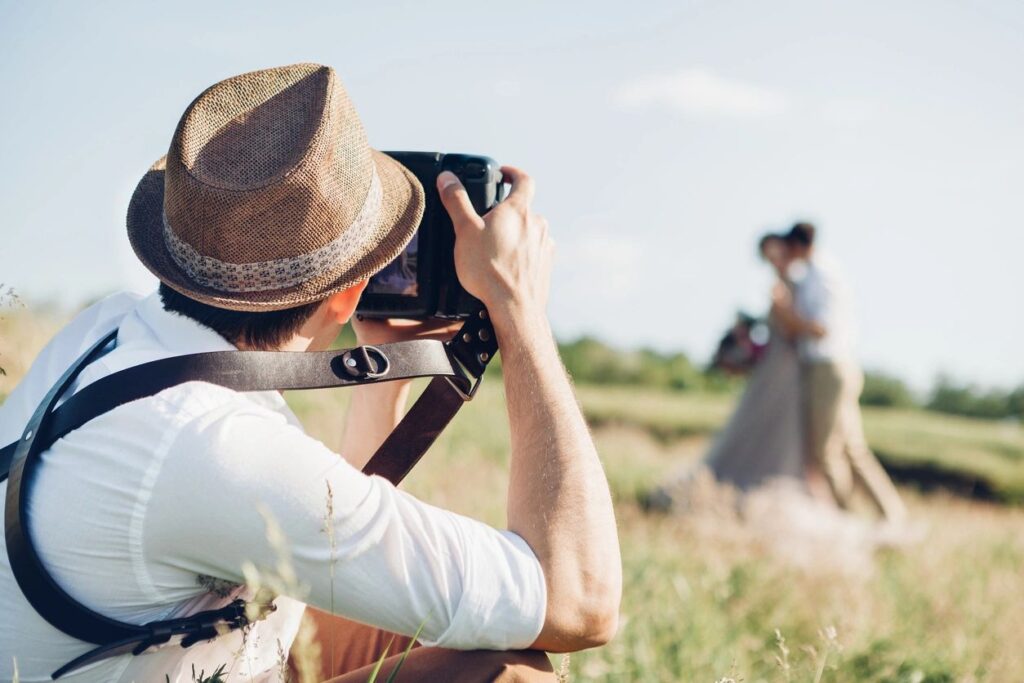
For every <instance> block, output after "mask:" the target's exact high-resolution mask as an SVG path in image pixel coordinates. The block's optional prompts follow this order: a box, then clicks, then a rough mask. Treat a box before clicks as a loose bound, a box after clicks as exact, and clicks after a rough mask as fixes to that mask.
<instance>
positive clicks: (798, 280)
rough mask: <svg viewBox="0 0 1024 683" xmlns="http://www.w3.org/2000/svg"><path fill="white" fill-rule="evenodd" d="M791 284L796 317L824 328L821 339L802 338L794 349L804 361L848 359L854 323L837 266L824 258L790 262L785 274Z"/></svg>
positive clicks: (842, 360) (850, 352) (849, 358)
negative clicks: (823, 334) (797, 315)
mask: <svg viewBox="0 0 1024 683" xmlns="http://www.w3.org/2000/svg"><path fill="white" fill-rule="evenodd" d="M788 275H789V278H790V280H791V281H792V282H793V305H794V308H795V309H796V312H797V314H799V315H800V317H801V318H803V319H805V320H811V321H814V322H816V323H818V324H820V325H821V326H822V327H824V328H825V336H823V337H813V336H811V335H804V336H802V337H801V338H800V339H799V340H798V342H797V349H798V351H799V353H800V356H801V358H802V359H803V360H805V361H808V362H821V361H829V362H835V363H841V362H847V361H849V360H851V358H852V353H853V341H854V340H853V335H854V324H853V314H852V310H851V303H850V293H849V290H848V289H847V287H846V284H845V282H844V281H843V278H842V275H841V274H840V270H839V267H838V266H837V265H836V264H835V262H833V261H832V260H830V259H828V258H827V257H825V256H824V255H815V256H814V257H813V258H811V259H810V260H807V261H796V262H794V263H793V264H792V265H791V266H790V268H789V272H788Z"/></svg>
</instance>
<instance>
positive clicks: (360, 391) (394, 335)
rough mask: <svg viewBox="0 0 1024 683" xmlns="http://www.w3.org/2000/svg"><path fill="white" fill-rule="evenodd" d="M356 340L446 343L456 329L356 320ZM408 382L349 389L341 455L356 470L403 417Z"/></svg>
mask: <svg viewBox="0 0 1024 683" xmlns="http://www.w3.org/2000/svg"><path fill="white" fill-rule="evenodd" d="M352 327H353V329H354V330H355V333H356V341H357V342H358V343H359V344H360V345H365V344H370V345H377V344H390V343H392V342H399V341H408V340H412V339H438V340H441V341H447V340H449V339H451V338H452V336H453V335H454V334H455V332H456V331H458V329H459V324H458V323H455V324H452V323H451V322H449V321H443V320H442V321H431V320H428V321H411V320H359V319H358V318H353V319H352ZM411 386H412V382H411V381H409V380H404V381H399V382H383V383H381V384H364V385H360V386H357V387H355V388H353V389H352V402H351V403H349V408H348V415H347V416H346V419H345V433H344V435H343V436H342V441H341V454H342V456H344V458H345V459H346V460H347V461H348V462H349V463H350V464H351V465H352V466H353V467H355V468H356V469H359V470H361V469H363V467H364V466H365V465H366V463H367V462H368V461H369V460H370V458H371V457H372V456H373V454H374V453H376V452H377V449H378V448H379V447H380V445H381V444H382V443H384V439H386V438H387V437H388V435H389V434H391V432H392V431H393V430H394V428H395V426H396V425H397V424H398V423H399V422H400V421H401V419H402V415H404V414H405V404H406V402H407V401H408V399H409V389H410V387H411Z"/></svg>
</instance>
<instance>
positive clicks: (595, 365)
mask: <svg viewBox="0 0 1024 683" xmlns="http://www.w3.org/2000/svg"><path fill="white" fill-rule="evenodd" d="M560 349H561V353H562V361H563V362H564V363H565V367H566V369H568V371H569V374H570V375H572V377H573V379H574V380H575V381H577V382H580V383H587V384H629V385H639V386H648V387H658V388H666V389H677V390H682V389H699V388H702V387H703V386H704V384H705V380H704V375H703V373H702V372H701V371H700V370H699V369H698V368H696V367H695V366H694V365H693V363H691V362H690V359H689V358H688V357H687V356H686V354H684V353H661V352H658V351H654V350H652V349H641V350H639V351H625V350H621V349H615V348H612V347H610V346H608V345H606V344H604V343H603V342H600V341H598V340H596V339H594V338H593V337H581V338H580V339H577V340H576V341H573V342H569V343H566V344H561V345H560Z"/></svg>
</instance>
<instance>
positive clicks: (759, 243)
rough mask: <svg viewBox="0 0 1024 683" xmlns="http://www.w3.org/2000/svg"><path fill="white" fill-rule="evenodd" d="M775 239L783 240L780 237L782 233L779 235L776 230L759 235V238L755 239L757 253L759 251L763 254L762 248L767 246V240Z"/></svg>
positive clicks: (783, 240)
mask: <svg viewBox="0 0 1024 683" xmlns="http://www.w3.org/2000/svg"><path fill="white" fill-rule="evenodd" d="M776 240H778V241H779V242H785V241H786V240H785V239H784V238H783V237H782V235H780V234H779V233H777V232H766V233H765V234H763V235H761V239H759V240H758V241H757V253H759V254H761V255H762V256H764V249H765V247H767V246H768V243H769V242H774V241H776Z"/></svg>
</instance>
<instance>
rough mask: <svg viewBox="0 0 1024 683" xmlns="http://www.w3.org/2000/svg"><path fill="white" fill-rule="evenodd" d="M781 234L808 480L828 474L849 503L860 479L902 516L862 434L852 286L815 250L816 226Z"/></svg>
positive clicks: (778, 300) (779, 305) (891, 517)
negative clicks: (853, 344) (790, 287)
mask: <svg viewBox="0 0 1024 683" xmlns="http://www.w3.org/2000/svg"><path fill="white" fill-rule="evenodd" d="M783 240H784V241H785V243H786V247H787V252H788V258H787V260H788V268H787V270H788V275H789V277H790V278H791V280H792V282H793V284H794V286H793V290H792V294H790V292H789V290H788V289H786V290H783V289H780V290H778V291H777V292H776V293H775V294H774V297H775V302H774V303H775V310H776V311H777V313H778V315H779V317H780V318H781V322H782V325H783V327H784V328H785V330H786V331H787V333H788V336H790V337H791V338H794V339H796V340H797V347H798V351H799V355H800V365H801V384H802V386H801V394H802V397H803V415H804V424H805V429H806V433H807V443H808V449H807V451H808V453H807V455H808V458H807V467H808V478H809V480H810V481H811V484H812V486H813V485H814V484H815V483H816V482H818V486H819V488H820V486H821V484H820V482H821V479H822V475H824V479H825V481H826V482H827V485H828V488H829V489H830V490H831V492H832V495H833V496H834V497H835V499H836V502H838V503H839V505H840V506H842V507H844V508H846V507H848V506H849V504H850V500H851V498H852V495H853V491H854V487H855V484H856V480H858V479H859V480H860V482H861V483H863V485H864V487H865V488H866V489H867V491H868V493H869V495H870V496H871V498H872V500H873V501H874V503H875V504H876V505H877V506H878V509H879V510H880V511H881V512H882V514H883V515H884V516H885V518H886V519H887V520H888V521H891V522H896V521H900V520H901V519H903V518H904V517H905V516H906V508H905V507H904V505H903V501H902V500H900V496H899V493H898V492H897V491H896V487H895V486H893V483H892V481H891V480H890V479H889V476H888V475H887V474H886V472H885V470H884V469H882V466H881V464H880V463H879V462H878V459H877V458H876V457H875V455H874V454H873V453H872V452H871V450H870V449H869V448H868V445H867V440H866V438H865V436H864V428H863V426H862V423H861V414H860V404H859V399H860V392H861V389H862V388H863V385H864V375H863V373H862V372H861V370H860V368H859V367H858V366H857V363H856V361H855V360H854V358H853V352H852V348H851V342H852V339H851V336H852V331H853V330H852V328H853V325H852V315H851V311H850V303H849V299H848V296H847V294H846V287H845V285H844V283H843V282H842V280H841V278H840V277H839V275H838V273H837V271H836V268H835V267H834V266H832V264H830V263H829V262H828V261H827V260H826V259H823V258H821V257H820V256H819V254H818V253H817V252H816V251H815V248H814V241H815V229H814V226H813V225H812V224H810V223H797V224H796V225H794V226H793V227H792V229H790V231H789V232H788V233H786V234H785V235H784V236H783Z"/></svg>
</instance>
